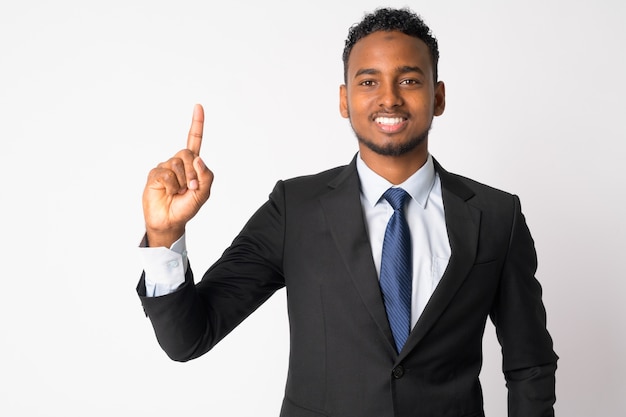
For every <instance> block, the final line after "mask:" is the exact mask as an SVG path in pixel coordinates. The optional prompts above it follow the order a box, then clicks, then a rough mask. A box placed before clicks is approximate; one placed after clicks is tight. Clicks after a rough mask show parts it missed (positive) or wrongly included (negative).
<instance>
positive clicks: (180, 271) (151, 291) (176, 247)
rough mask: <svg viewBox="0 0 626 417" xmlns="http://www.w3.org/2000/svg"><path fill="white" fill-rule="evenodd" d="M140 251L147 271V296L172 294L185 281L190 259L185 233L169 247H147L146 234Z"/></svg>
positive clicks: (145, 275) (144, 268)
mask: <svg viewBox="0 0 626 417" xmlns="http://www.w3.org/2000/svg"><path fill="white" fill-rule="evenodd" d="M139 253H140V255H141V261H142V266H143V270H144V272H145V274H144V278H145V283H146V296H147V297H158V296H161V295H167V294H170V293H172V292H174V291H176V290H177V289H178V287H180V286H181V285H182V284H183V283H184V282H185V271H186V270H187V265H188V260H187V245H186V242H185V235H184V234H183V235H182V236H181V237H180V238H179V239H178V240H177V241H176V242H174V243H173V244H172V246H171V247H170V248H169V249H168V248H165V247H155V248H151V247H147V242H146V237H145V235H144V238H143V239H142V241H141V243H140V244H139Z"/></svg>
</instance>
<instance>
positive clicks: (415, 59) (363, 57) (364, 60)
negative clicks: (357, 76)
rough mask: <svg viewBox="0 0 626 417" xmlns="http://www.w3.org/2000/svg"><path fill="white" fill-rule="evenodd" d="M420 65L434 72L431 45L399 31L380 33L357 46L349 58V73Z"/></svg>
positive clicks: (368, 36) (360, 41)
mask: <svg viewBox="0 0 626 417" xmlns="http://www.w3.org/2000/svg"><path fill="white" fill-rule="evenodd" d="M406 65H409V66H418V67H420V68H421V69H422V70H423V71H424V72H431V70H432V64H431V60H430V51H429V50H428V46H426V44H425V43H424V42H423V41H422V40H421V39H418V38H416V37H413V36H409V35H406V34H404V33H402V32H399V31H391V32H386V31H378V32H374V33H372V34H370V35H367V36H365V37H364V38H362V39H360V40H359V41H358V42H357V43H355V44H354V47H353V48H352V51H351V52H350V57H349V58H348V74H354V73H356V72H357V71H360V70H362V69H364V68H372V69H381V70H382V69H384V68H385V67H390V68H391V67H396V68H397V67H398V66H406Z"/></svg>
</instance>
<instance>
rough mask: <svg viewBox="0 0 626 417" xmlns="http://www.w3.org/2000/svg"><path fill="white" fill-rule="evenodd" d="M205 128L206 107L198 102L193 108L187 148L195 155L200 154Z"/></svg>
mask: <svg viewBox="0 0 626 417" xmlns="http://www.w3.org/2000/svg"><path fill="white" fill-rule="evenodd" d="M203 129H204V109H203V108H202V105H200V104H196V105H195V106H194V108H193V119H192V120H191V128H189V135H188V136H187V149H189V150H190V151H191V152H192V153H193V154H194V155H200V145H202V131H203Z"/></svg>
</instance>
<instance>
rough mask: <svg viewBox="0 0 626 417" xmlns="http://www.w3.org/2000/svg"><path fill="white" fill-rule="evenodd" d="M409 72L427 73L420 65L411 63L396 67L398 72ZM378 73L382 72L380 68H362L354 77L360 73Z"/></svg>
mask: <svg viewBox="0 0 626 417" xmlns="http://www.w3.org/2000/svg"><path fill="white" fill-rule="evenodd" d="M409 72H418V73H420V74H422V75H425V74H424V71H422V69H421V68H420V67H412V66H410V65H403V66H401V67H398V68H396V73H398V74H407V73H409ZM377 74H380V70H377V69H375V68H362V69H360V70H358V71H357V72H356V74H354V77H355V78H356V77H358V76H360V75H377Z"/></svg>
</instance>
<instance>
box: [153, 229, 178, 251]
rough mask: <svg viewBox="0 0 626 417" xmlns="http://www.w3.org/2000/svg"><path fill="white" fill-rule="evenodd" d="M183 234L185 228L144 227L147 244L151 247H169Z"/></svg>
mask: <svg viewBox="0 0 626 417" xmlns="http://www.w3.org/2000/svg"><path fill="white" fill-rule="evenodd" d="M183 234H185V228H184V227H183V228H181V229H171V230H155V229H150V228H146V240H147V242H146V243H147V246H148V247H151V248H156V247H165V248H168V249H169V248H170V247H171V246H172V245H173V244H174V242H176V241H177V240H178V239H180V237H181V236H182V235H183Z"/></svg>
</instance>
